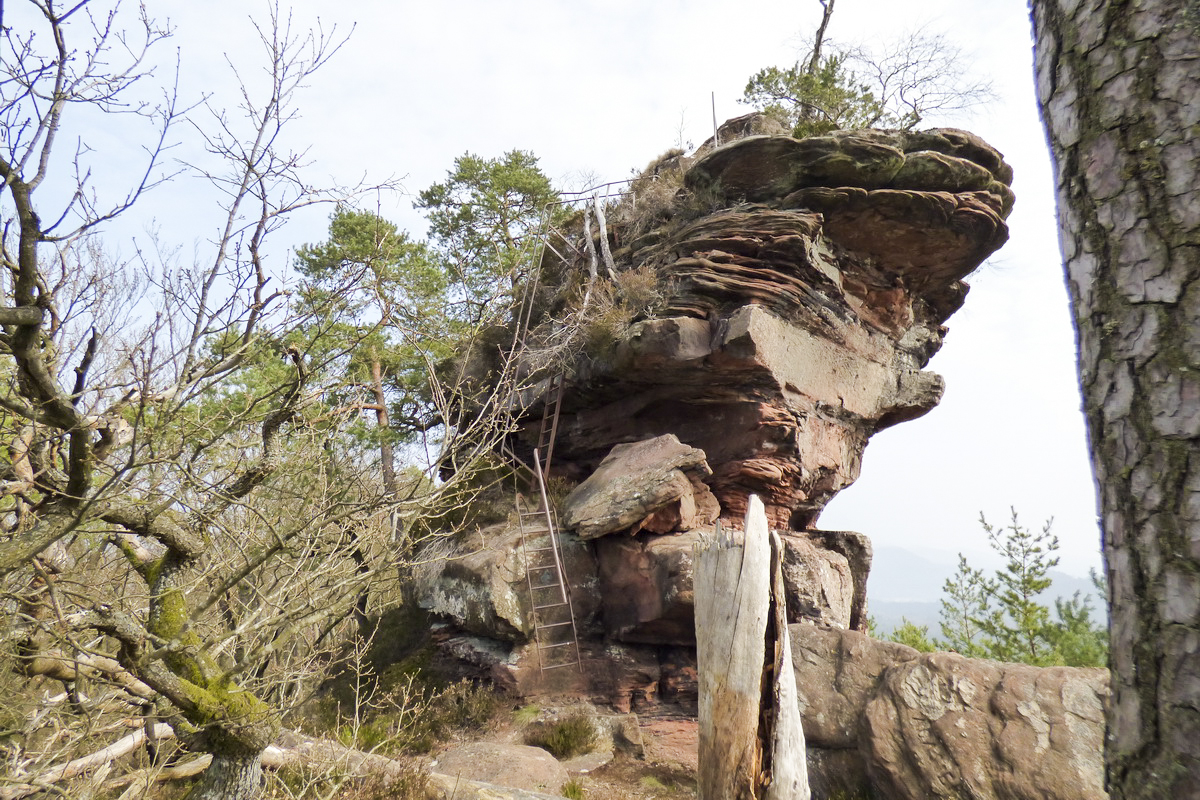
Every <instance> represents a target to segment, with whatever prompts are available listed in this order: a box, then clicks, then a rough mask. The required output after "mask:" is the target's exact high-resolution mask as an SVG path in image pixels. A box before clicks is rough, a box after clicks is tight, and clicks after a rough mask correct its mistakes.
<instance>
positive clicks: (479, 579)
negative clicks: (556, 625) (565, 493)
mask: <svg viewBox="0 0 1200 800" xmlns="http://www.w3.org/2000/svg"><path fill="white" fill-rule="evenodd" d="M521 535H522V534H521V531H520V529H519V528H517V527H515V526H510V525H507V524H505V525H495V526H492V527H489V528H484V529H482V530H480V531H477V532H476V533H475V534H474V535H471V536H466V537H461V538H458V539H453V540H436V541H434V542H433V543H431V544H430V545H429V546H428V547H426V549H425V550H424V551H423V552H422V553H421V554H419V556H418V559H417V561H418V563H419V564H420V565H421V566H419V567H418V568H417V569H416V570H414V578H413V584H414V585H413V590H414V593H415V594H416V597H417V603H418V605H420V607H421V608H423V609H425V610H426V611H428V612H430V613H431V614H433V615H435V616H437V617H441V618H443V619H447V620H450V621H452V622H453V623H454V624H455V625H457V626H458V627H459V628H461V629H462V630H464V631H469V632H471V633H474V634H478V635H480V636H485V637H490V638H492V639H498V640H503V641H508V642H521V641H527V640H528V639H529V638H530V637H531V636H532V635H533V617H532V614H531V612H530V601H529V585H528V583H527V582H526V578H525V569H526V564H527V563H528V558H529V556H528V555H527V553H526V552H525V549H524V548H522V546H521ZM548 544H549V539H548V537H547V535H546V534H545V533H540V534H536V535H532V536H530V537H529V538H527V540H526V546H527V547H528V548H537V547H542V546H546V545H548ZM559 544H560V547H561V552H562V559H563V571H564V576H565V578H566V581H567V584H568V585H569V587H570V591H571V600H572V603H573V604H574V608H575V618H576V621H577V624H578V625H579V626H580V627H583V628H586V627H587V625H588V624H589V623H590V621H591V620H592V619H594V618H595V617H596V614H597V611H598V610H599V605H600V595H599V591H598V583H597V576H596V563H595V559H594V557H593V556H592V553H591V551H590V550H589V549H588V548H587V546H586V545H585V544H584V543H582V542H580V541H579V539H577V538H576V537H574V536H571V535H569V534H564V535H560V536H559Z"/></svg>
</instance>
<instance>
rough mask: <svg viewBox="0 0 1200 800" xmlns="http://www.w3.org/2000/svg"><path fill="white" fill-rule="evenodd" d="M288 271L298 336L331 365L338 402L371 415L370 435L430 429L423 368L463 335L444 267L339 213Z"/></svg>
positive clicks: (369, 217) (421, 247) (359, 216)
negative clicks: (299, 316) (303, 324)
mask: <svg viewBox="0 0 1200 800" xmlns="http://www.w3.org/2000/svg"><path fill="white" fill-rule="evenodd" d="M296 268H297V270H298V271H299V273H300V274H301V275H302V276H303V277H304V278H305V279H306V280H305V283H304V285H303V287H302V289H301V292H300V297H301V303H302V304H303V306H305V308H306V310H307V311H308V312H309V313H310V314H311V316H312V322H311V323H310V325H309V326H308V327H307V328H306V329H304V330H302V331H299V332H298V333H297V335H298V336H300V337H302V338H305V339H306V341H305V345H307V346H309V347H312V346H316V345H317V343H318V342H319V343H321V344H320V346H321V347H322V348H323V355H324V356H325V357H326V358H328V359H332V360H335V361H338V362H340V364H341V366H342V372H343V374H344V375H345V376H346V377H347V380H346V384H345V385H346V387H347V391H348V394H347V395H346V396H343V397H339V398H337V401H338V402H341V403H344V404H351V403H355V402H358V403H360V404H361V405H362V406H363V407H364V408H368V409H372V410H375V411H376V412H377V421H378V422H379V428H378V429H377V431H376V436H381V435H382V436H385V437H386V436H391V437H393V438H397V439H401V440H407V439H410V438H412V436H413V435H414V434H415V433H416V432H418V431H421V430H424V429H426V428H428V427H429V426H430V425H431V424H433V421H434V415H433V411H432V409H431V407H430V406H431V387H430V378H429V365H430V364H435V363H438V362H440V361H441V360H443V359H445V358H447V357H448V356H449V355H450V354H451V353H452V352H453V348H454V345H455V341H456V339H457V337H458V335H460V334H461V333H462V331H460V330H459V328H460V327H461V326H456V324H455V321H454V320H453V318H452V317H451V315H450V314H449V309H448V305H449V297H448V293H449V276H448V270H447V267H446V262H445V260H444V259H443V258H441V256H440V255H439V254H438V253H437V252H436V251H434V250H433V249H432V248H430V247H429V246H428V245H426V244H425V243H424V242H417V241H413V240H411V239H410V238H409V237H408V235H407V234H406V233H404V232H403V231H399V230H397V228H396V226H395V225H394V224H392V223H391V222H388V221H387V220H385V219H383V218H382V217H380V216H379V215H377V214H373V213H371V212H367V211H356V210H352V209H349V208H339V209H337V210H336V211H335V212H334V214H333V216H332V217H331V218H330V221H329V238H328V239H327V240H326V241H325V242H322V243H320V244H314V245H305V246H303V247H301V248H299V249H298V251H297V254H296ZM381 412H382V413H381Z"/></svg>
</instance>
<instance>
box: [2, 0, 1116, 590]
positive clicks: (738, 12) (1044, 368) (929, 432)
mask: <svg viewBox="0 0 1200 800" xmlns="http://www.w3.org/2000/svg"><path fill="white" fill-rule="evenodd" d="M96 2H99V0H96ZM147 5H148V7H149V10H150V13H151V14H152V15H155V16H158V17H160V18H165V17H170V19H171V22H172V23H173V24H174V25H175V26H176V29H177V30H176V34H175V36H174V37H173V39H172V40H171V41H170V42H169V43H168V44H167V46H166V48H165V49H164V50H162V51H161V52H162V53H165V54H167V55H169V59H168V60H169V61H173V59H174V53H175V52H176V50H178V52H179V58H180V64H181V70H182V78H181V81H180V86H181V91H182V93H183V95H184V96H185V97H189V98H195V97H198V96H199V95H200V93H202V92H212V93H213V94H214V96H215V98H216V100H217V102H220V103H222V104H223V105H225V106H227V107H229V108H231V109H232V108H235V107H236V105H237V102H238V98H237V96H236V93H235V86H234V84H233V83H232V81H231V80H230V76H229V71H228V66H227V65H226V64H225V59H224V56H225V55H226V54H228V56H229V58H230V60H232V61H233V62H234V63H235V64H237V65H239V66H240V67H241V68H242V69H243V71H244V73H245V74H247V75H250V76H253V74H254V72H253V70H255V69H258V68H259V66H258V65H260V64H261V60H256V59H257V57H258V56H259V55H260V48H259V47H258V45H257V44H256V41H255V36H254V31H253V28H252V27H251V26H250V23H249V18H248V15H250V14H254V15H255V16H256V17H258V18H259V19H263V18H264V17H265V15H264V14H261V13H258V12H259V11H260V10H265V8H266V4H265V3H262V4H258V3H256V2H255V1H254V0H249V2H247V0H206V2H203V3H193V2H187V3H185V2H162V1H159V2H156V1H155V0H147ZM293 9H294V10H293V12H292V14H293V25H294V26H295V27H297V28H304V27H307V26H309V25H314V24H316V22H317V20H318V18H319V19H320V24H321V25H322V26H323V27H324V29H325V30H329V29H331V28H332V27H334V26H335V25H336V27H337V30H338V31H339V32H340V33H343V34H345V33H349V34H351V35H350V38H349V41H348V42H347V43H346V45H345V46H344V47H343V49H342V51H341V52H340V53H339V54H338V55H337V57H336V58H335V59H334V60H333V61H332V62H331V63H330V64H329V66H328V67H327V68H326V69H324V70H323V71H321V72H320V73H318V74H317V75H316V76H314V77H313V79H312V80H311V81H310V86H309V88H308V90H307V91H306V92H305V93H304V94H303V95H302V96H301V97H300V101H301V113H302V118H301V119H300V120H298V122H297V124H296V125H295V126H294V127H293V128H292V129H291V130H290V135H291V136H292V137H293V141H294V143H295V146H296V147H303V146H307V147H308V148H309V150H308V156H309V159H310V161H311V167H310V175H311V177H312V179H313V180H314V181H320V180H324V179H326V178H328V177H330V176H332V177H334V178H336V179H337V180H340V181H342V182H346V181H352V180H355V179H357V178H358V177H360V176H363V175H366V176H367V177H368V178H370V179H373V180H377V181H378V180H383V179H385V178H388V177H395V178H399V179H401V182H402V184H403V186H404V187H405V189H406V190H407V191H408V192H409V193H411V194H415V193H416V192H418V191H420V190H421V189H423V188H425V187H427V186H429V185H430V184H431V183H433V182H435V181H437V180H440V179H442V178H444V176H445V174H446V171H447V170H448V169H449V168H450V167H451V165H452V162H453V160H454V158H455V157H456V156H458V155H461V154H462V153H464V152H466V151H470V152H473V153H476V154H478V155H480V156H484V157H492V156H497V155H500V154H502V153H503V152H505V151H507V150H509V149H512V148H521V149H525V150H531V151H533V152H534V153H535V154H536V155H537V156H539V157H540V159H541V164H542V167H543V169H544V170H545V172H546V173H547V174H548V175H550V176H551V177H552V178H553V179H555V180H556V181H557V182H558V183H559V184H560V185H561V186H563V187H566V188H580V186H581V184H582V183H583V182H584V181H586V180H587V179H588V178H591V177H594V178H596V179H600V180H619V179H623V178H627V177H629V176H630V172H631V170H633V169H635V168H637V169H640V168H641V167H643V166H645V164H646V163H647V162H649V161H650V160H651V159H652V158H654V157H655V156H656V155H658V154H659V153H661V152H662V151H663V150H665V149H667V148H668V147H671V146H673V145H675V144H677V143H680V142H682V143H684V145H685V146H686V144H687V143H688V142H691V143H693V144H699V143H700V142H701V141H703V140H704V139H705V138H706V137H707V136H709V135H710V134H711V132H712V116H713V111H712V103H713V98H714V97H715V104H716V115H717V117H718V119H719V120H722V121H723V120H724V119H726V118H729V117H733V116H737V115H740V114H743V113H745V112H746V111H747V110H748V109H747V108H746V107H745V106H741V105H739V104H738V103H737V100H738V98H739V97H740V96H741V94H742V89H743V87H744V86H745V83H746V79H747V78H748V77H749V76H750V75H751V74H752V73H754V72H755V71H757V70H758V69H760V68H762V67H766V66H770V65H772V64H777V65H784V64H790V63H791V62H793V61H795V60H796V58H797V57H798V55H799V52H798V47H799V46H800V43H801V41H802V38H803V36H804V34H805V33H806V32H810V31H811V30H812V29H813V28H814V27H815V24H816V22H817V20H818V18H819V12H820V6H819V4H818V3H817V2H816V0H787V2H777V1H776V0H744V1H743V2H741V3H736V4H734V3H729V2H716V1H715V0H688V1H687V2H684V0H637V1H636V2H634V1H633V0H605V2H593V1H592V0H569V1H568V0H520V1H518V0H510V1H508V2H505V0H486V1H484V0H469V1H460V2H455V0H441V1H440V2H436V3H431V2H427V1H425V2H410V0H339V2H336V3H331V2H327V0H321V2H315V1H313V0H303V1H302V2H296V3H295V4H293ZM5 21H6V24H13V23H14V21H15V19H13V18H12V15H10V18H8V19H6V20H5ZM920 27H925V28H926V29H927V30H929V31H933V32H943V33H945V34H947V35H948V36H949V37H950V38H951V39H952V40H954V41H955V42H957V43H958V44H959V45H960V46H961V47H962V48H963V50H964V51H965V52H966V53H968V54H969V63H970V64H971V65H972V66H973V68H974V69H976V70H977V71H979V72H980V73H981V74H982V75H984V76H986V77H988V78H990V79H991V80H992V81H993V83H994V87H995V89H996V91H997V94H998V96H999V97H998V100H997V101H996V102H995V103H994V104H992V105H990V106H989V107H987V108H985V109H983V110H980V111H978V112H976V113H975V114H974V115H972V116H971V117H970V118H962V117H959V118H955V119H930V120H928V122H929V124H930V125H939V124H948V125H954V126H958V127H965V128H968V129H970V130H972V131H974V132H976V133H978V134H980V135H981V136H983V137H984V138H985V139H986V140H987V141H988V142H990V143H991V144H992V145H994V146H995V147H997V148H998V149H999V150H1001V151H1002V152H1003V153H1004V154H1005V156H1006V158H1007V160H1008V161H1009V163H1011V164H1012V165H1013V167H1014V169H1015V171H1016V179H1015V182H1014V189H1015V190H1016V193H1017V204H1016V210H1015V212H1014V214H1013V215H1012V217H1011V218H1010V220H1009V225H1010V228H1011V232H1012V236H1011V239H1010V241H1009V243H1008V244H1007V245H1006V246H1005V247H1004V248H1003V249H1002V250H1001V251H1000V252H999V253H998V254H996V255H995V256H994V257H993V258H992V259H991V260H990V261H989V262H988V263H987V264H986V265H985V266H984V267H982V268H981V269H980V270H979V271H978V272H977V273H976V274H975V275H974V276H973V277H972V278H970V279H969V280H970V283H971V284H972V287H973V288H972V291H971V293H970V295H969V297H968V298H967V302H966V306H965V307H964V308H963V309H962V310H961V311H959V312H958V313H957V314H956V315H955V316H954V317H952V318H951V319H950V320H949V322H948V325H949V328H950V334H949V336H948V337H947V340H946V345H945V347H944V348H943V350H942V352H941V353H940V354H939V355H938V356H937V357H936V358H935V359H934V360H933V362H932V364H931V367H930V368H931V369H933V370H935V371H937V372H939V373H941V374H942V375H943V376H944V377H945V379H946V384H947V390H946V396H945V399H944V400H943V402H942V404H941V406H939V407H938V408H936V409H935V410H933V411H932V412H930V413H929V414H928V415H927V416H925V417H924V418H922V419H920V420H916V421H913V422H909V423H904V424H902V425H899V426H897V427H896V428H893V429H891V430H889V431H885V432H883V433H881V434H879V435H878V436H876V437H875V438H874V439H873V440H872V441H871V444H870V445H869V446H868V448H867V451H866V455H865V458H864V461H863V471H862V477H861V479H860V480H859V482H858V483H857V484H856V485H854V486H853V487H851V488H850V489H847V490H845V491H844V492H843V493H842V494H841V495H840V496H839V497H838V498H836V499H835V500H834V502H833V503H832V504H831V505H830V507H829V509H828V510H827V511H826V512H825V514H824V515H823V516H822V518H821V520H820V523H819V524H820V525H821V527H824V528H827V529H848V530H857V531H861V532H863V533H866V534H868V535H869V536H870V537H871V538H872V539H873V540H874V541H875V542H876V543H877V544H881V545H882V544H886V545H896V546H902V547H908V548H911V549H916V550H920V551H922V552H926V551H928V550H936V551H942V552H944V553H945V554H946V555H947V557H951V558H952V557H953V554H954V553H955V552H957V551H960V550H961V551H964V552H967V553H968V554H976V555H977V556H978V554H981V553H983V552H985V551H986V544H985V539H984V535H983V533H982V531H981V530H980V528H979V525H978V523H977V519H978V516H979V512H980V511H983V512H984V513H985V514H987V516H988V518H989V519H990V520H992V521H994V522H1002V521H1004V520H1006V518H1007V516H1008V509H1009V507H1010V506H1014V507H1016V509H1017V510H1018V511H1019V512H1020V513H1021V515H1022V519H1023V520H1024V521H1025V522H1027V523H1029V524H1030V525H1031V526H1032V525H1040V523H1041V522H1042V521H1044V520H1045V519H1046V518H1048V517H1051V516H1052V517H1054V518H1055V525H1054V530H1055V532H1056V533H1057V534H1058V536H1059V537H1060V540H1061V544H1062V556H1063V563H1062V567H1063V568H1064V569H1065V570H1066V571H1069V572H1074V573H1078V574H1083V573H1086V571H1087V569H1088V567H1089V566H1092V565H1097V564H1098V563H1099V556H1098V552H1099V534H1098V530H1097V526H1096V521H1095V500H1094V492H1093V487H1092V483H1091V477H1090V472H1089V469H1088V464H1087V456H1086V447H1085V440H1084V429H1083V422H1082V418H1081V415H1080V413H1079V407H1080V402H1079V394H1078V388H1077V384H1076V376H1075V365H1074V338H1073V333H1072V330H1071V326H1070V320H1069V315H1068V309H1067V299H1066V294H1065V290H1064V288H1063V283H1062V271H1061V267H1060V259H1059V252H1058V244H1057V238H1056V228H1055V221H1054V211H1053V197H1052V186H1051V182H1050V167H1049V161H1048V157H1047V154H1046V148H1045V140H1044V136H1043V133H1042V130H1041V127H1040V123H1039V121H1038V117H1037V110H1036V105H1035V100H1034V95H1033V83H1032V77H1031V72H1032V71H1031V66H1030V65H1031V42H1030V32H1029V21H1028V17H1027V15H1026V12H1025V9H1024V4H1023V3H997V2H995V0H953V2H951V1H949V0H946V1H943V0H923V1H922V2H920V3H897V2H895V0H840V2H839V3H838V7H837V12H836V14H835V16H834V19H833V24H832V25H831V27H830V30H829V37H830V38H831V39H833V40H835V41H839V42H847V43H851V42H860V43H866V44H868V45H869V44H871V43H873V42H875V43H878V42H879V41H881V40H882V39H886V38H889V37H895V36H896V35H898V34H903V33H905V32H908V31H912V30H915V29H917V28H920ZM352 28H353V32H352V33H351V29H352ZM166 74H167V73H166V72H160V75H159V77H164V76H165V75H166ZM222 98H224V100H222ZM181 135H182V134H181ZM89 144H91V145H92V146H94V147H97V148H99V147H103V146H105V145H111V146H112V147H115V148H120V147H122V146H123V147H125V148H127V149H131V148H134V147H135V145H136V142H134V141H133V140H132V139H129V138H125V137H122V136H121V135H116V136H113V137H110V138H107V139H106V138H102V137H101V136H100V135H99V134H96V137H95V138H93V139H91V140H90V141H89ZM179 152H180V153H185V152H187V150H186V147H183V148H181V149H180V151H179ZM113 163H117V164H120V163H123V162H122V161H121V160H120V159H118V160H116V161H114V162H113ZM202 196H203V191H202V187H201V186H199V185H198V184H197V182H196V181H195V180H193V179H179V180H176V181H174V182H172V184H171V185H169V186H166V187H163V188H161V189H159V190H158V191H157V192H156V193H155V195H154V196H153V198H152V199H151V201H150V202H148V203H145V204H143V205H142V207H141V208H140V210H139V213H140V214H141V215H142V216H141V217H140V218H139V220H140V221H139V222H138V228H137V229H138V230H140V229H141V227H140V226H141V225H143V224H144V220H145V219H147V218H148V217H149V216H154V217H155V218H156V219H157V224H158V225H160V226H161V228H162V231H163V234H164V236H166V237H168V238H170V239H172V240H174V241H178V242H179V243H180V244H181V245H183V247H184V248H185V249H187V248H191V247H192V246H193V245H194V244H195V243H196V242H200V241H202V240H203V239H204V238H205V237H208V236H211V235H212V233H213V230H214V229H215V226H216V224H217V223H216V218H215V216H214V217H213V218H212V219H211V220H210V219H209V217H208V216H207V214H206V210H205V209H204V208H202V207H199V206H197V198H198V197H202ZM371 202H376V201H375V200H372V201H371ZM377 202H378V203H379V208H380V209H381V210H382V211H383V213H384V214H385V215H386V216H389V217H391V218H393V219H394V220H395V221H396V222H397V223H398V224H400V225H401V226H402V227H405V228H407V229H409V230H411V231H413V232H414V233H416V234H418V235H420V234H421V233H422V232H423V221H422V219H421V217H420V216H419V214H417V213H416V212H415V211H413V209H412V197H411V196H405V195H403V194H400V195H381V196H380V197H379V198H378V199H377ZM324 223H325V212H318V213H314V214H311V215H309V216H307V217H304V218H302V219H300V220H299V222H298V224H297V225H294V226H293V227H292V228H291V229H290V230H289V231H287V232H285V234H284V236H283V237H282V239H281V241H283V242H289V243H293V244H294V243H297V242H315V241H319V240H321V239H322V238H323V237H324V234H325V230H324ZM129 230H132V229H131V228H129V227H126V228H123V229H120V230H119V231H114V233H113V234H112V236H114V237H116V236H126V237H127V236H128V235H129ZM276 259H277V263H278V264H280V265H282V264H285V263H286V260H287V256H286V253H285V252H283V251H280V252H277V254H276Z"/></svg>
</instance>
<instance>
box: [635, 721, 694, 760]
mask: <svg viewBox="0 0 1200 800" xmlns="http://www.w3.org/2000/svg"><path fill="white" fill-rule="evenodd" d="M640 727H641V729H642V741H644V742H645V743H646V760H647V761H649V762H650V763H651V764H665V765H667V766H679V767H682V768H684V769H685V770H688V771H689V772H691V773H693V774H694V773H695V772H696V771H697V770H699V769H700V725H699V723H698V722H696V720H694V719H665V718H664V719H647V718H645V717H643V718H642V719H641V723H640Z"/></svg>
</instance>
